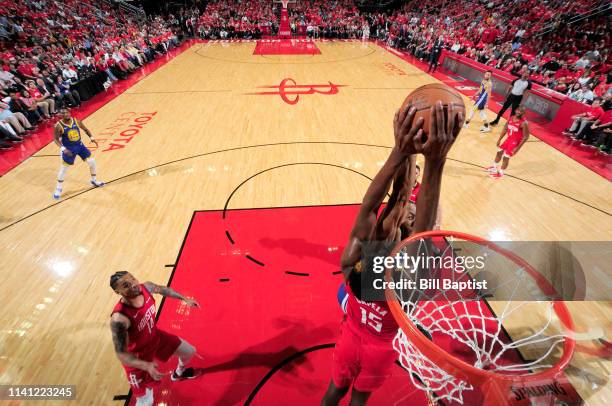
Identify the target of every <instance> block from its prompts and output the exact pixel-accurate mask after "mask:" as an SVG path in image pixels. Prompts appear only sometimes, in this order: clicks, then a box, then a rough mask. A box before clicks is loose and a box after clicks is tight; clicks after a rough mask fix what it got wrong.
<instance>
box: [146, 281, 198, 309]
mask: <svg viewBox="0 0 612 406" xmlns="http://www.w3.org/2000/svg"><path fill="white" fill-rule="evenodd" d="M143 285H144V286H145V288H147V290H148V291H149V292H151V293H157V294H160V295H162V296H165V297H172V298H174V299H180V300H182V301H183V302H185V304H187V306H190V307H200V304H199V303H198V302H197V301H196V300H195V299H190V298H186V297H185V296H183V295H181V294H180V293H178V292H177V291H175V290H174V289H172V288H169V287H168V286H160V285H156V284H154V283H153V282H145V283H144V284H143Z"/></svg>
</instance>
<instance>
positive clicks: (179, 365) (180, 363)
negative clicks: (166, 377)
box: [175, 358, 185, 376]
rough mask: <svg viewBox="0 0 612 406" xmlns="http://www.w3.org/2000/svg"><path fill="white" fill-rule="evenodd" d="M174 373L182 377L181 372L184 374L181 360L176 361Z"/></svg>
mask: <svg viewBox="0 0 612 406" xmlns="http://www.w3.org/2000/svg"><path fill="white" fill-rule="evenodd" d="M175 372H176V374H177V375H178V376H181V375H183V372H185V363H184V362H183V360H182V359H181V358H179V359H178V365H177V366H176V371H175Z"/></svg>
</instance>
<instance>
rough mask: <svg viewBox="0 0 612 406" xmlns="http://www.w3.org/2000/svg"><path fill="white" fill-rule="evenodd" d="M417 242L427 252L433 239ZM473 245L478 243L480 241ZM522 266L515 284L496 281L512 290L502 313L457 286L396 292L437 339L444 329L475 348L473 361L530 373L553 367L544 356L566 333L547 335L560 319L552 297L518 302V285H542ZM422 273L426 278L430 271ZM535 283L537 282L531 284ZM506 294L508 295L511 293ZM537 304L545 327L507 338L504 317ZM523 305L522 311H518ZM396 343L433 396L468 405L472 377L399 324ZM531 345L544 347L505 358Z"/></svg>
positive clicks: (496, 368) (446, 250) (407, 364)
mask: <svg viewBox="0 0 612 406" xmlns="http://www.w3.org/2000/svg"><path fill="white" fill-rule="evenodd" d="M436 238H439V237H436ZM446 241H447V247H446V248H444V249H443V250H441V252H439V253H440V255H442V256H443V257H444V256H446V255H454V250H453V243H454V242H453V241H452V240H448V239H447V240H446ZM461 241H463V240H461ZM413 244H418V245H417V246H418V251H417V252H424V253H425V255H429V254H430V249H429V247H428V244H426V243H425V242H424V241H423V240H420V241H418V242H416V241H415V242H414V243H413ZM473 244H474V246H476V244H475V243H473ZM479 248H480V249H482V250H483V252H485V251H486V252H487V253H488V255H495V256H497V257H503V258H504V259H505V260H506V261H507V262H511V260H510V259H506V258H505V257H504V256H503V255H501V254H497V253H495V252H494V251H493V250H491V249H489V248H487V247H485V246H479ZM405 249H406V248H404V249H403V250H402V251H404V250H405ZM402 251H400V253H401V252H402ZM517 268H518V265H515V267H514V270H515V271H516V274H517V275H518V277H517V278H516V280H514V279H513V283H514V285H515V286H510V284H509V283H508V284H505V286H504V283H500V284H498V285H497V288H498V289H502V288H504V289H506V292H507V291H508V289H510V290H511V292H512V293H511V295H510V299H509V300H505V301H506V304H505V305H504V306H503V310H502V311H501V312H499V311H498V313H499V315H497V316H495V314H493V312H492V311H491V310H490V308H489V307H488V305H487V303H486V302H485V300H484V299H480V300H475V299H474V296H473V295H471V298H468V299H467V300H463V299H462V297H463V296H462V292H461V291H458V290H456V289H455V290H453V289H451V290H444V289H437V290H433V291H427V292H422V293H421V294H420V295H419V294H417V295H415V294H414V290H395V294H396V297H397V299H398V300H399V301H400V303H401V305H402V309H403V310H404V312H405V313H406V314H407V315H408V317H409V319H410V320H411V321H412V322H413V323H414V324H415V325H417V326H419V328H420V329H424V330H426V331H427V332H428V333H429V334H431V335H433V342H434V343H436V341H439V340H440V338H443V339H444V337H441V335H440V334H443V335H446V336H448V337H450V338H451V339H452V341H454V342H460V343H461V344H463V345H464V346H465V347H467V348H468V349H469V350H470V352H471V353H473V354H471V355H473V357H474V361H473V362H470V363H471V364H472V365H473V366H474V367H476V368H479V369H487V370H489V371H496V372H499V373H506V374H528V373H530V372H534V371H535V370H538V369H544V368H550V367H551V365H550V364H549V363H545V362H544V361H545V360H546V359H547V358H548V357H549V356H550V355H551V353H552V352H553V350H555V349H556V348H557V344H559V343H562V342H563V341H564V338H565V336H564V335H561V334H553V335H545V331H546V330H547V329H548V328H549V326H551V323H552V322H553V319H556V317H554V316H553V315H554V314H555V313H554V311H553V303H552V302H550V301H519V302H515V301H513V298H514V295H515V294H516V292H517V291H518V288H519V286H520V289H530V288H533V287H535V289H537V286H536V285H535V282H533V281H532V280H531V278H530V276H528V275H526V272H525V271H524V270H522V269H517ZM396 270H397V271H398V272H401V273H404V276H406V275H407V270H403V269H396ZM419 272H421V273H424V272H426V271H425V270H424V269H418V270H417V271H416V275H418V274H419ZM430 274H431V273H430ZM453 274H454V272H453ZM420 276H423V277H425V276H426V275H420ZM410 278H411V279H414V278H415V274H412V276H410ZM464 279H465V276H464ZM530 284H531V285H533V286H529V285H530ZM407 292H411V293H407ZM487 293H490V292H487ZM493 293H494V292H493ZM417 296H418V297H417ZM505 297H507V294H506V295H505ZM499 303H503V302H496V304H499ZM532 305H534V306H535V307H537V308H538V309H537V313H538V314H539V315H540V316H541V317H540V318H539V319H540V322H541V326H540V327H537V328H536V329H535V330H534V331H530V332H529V335H528V336H526V337H522V338H520V339H518V340H516V341H513V342H512V341H511V340H508V339H507V338H506V333H505V331H504V330H503V323H504V321H506V320H508V319H510V318H511V317H512V316H515V317H517V316H520V314H523V312H525V311H530V312H533V311H534V310H532V308H533V307H534V306H532ZM519 310H521V311H520V312H519ZM530 316H531V317H533V314H531V313H530ZM393 347H394V349H395V350H396V351H397V352H398V353H399V361H400V363H401V365H402V366H403V367H404V368H405V369H406V370H407V371H408V372H409V375H410V377H411V380H412V383H413V384H414V385H415V386H416V387H418V388H420V389H422V390H424V391H426V392H428V397H429V399H430V401H437V400H449V401H456V402H459V403H461V404H463V392H464V391H468V390H473V389H474V388H473V386H472V385H470V384H469V383H468V382H465V381H463V380H461V379H459V378H457V377H455V376H452V375H450V374H449V373H447V372H446V371H444V370H443V369H441V368H440V367H439V366H437V365H435V364H434V363H433V362H432V361H431V360H430V359H428V358H427V357H426V356H425V355H424V354H423V353H421V351H420V350H419V349H418V348H417V347H416V346H415V345H413V344H412V343H411V341H410V338H409V337H407V336H406V334H405V333H404V331H403V330H402V329H399V331H398V333H397V335H396V337H395V339H394V341H393ZM531 347H537V348H539V349H540V350H541V351H539V353H538V355H537V356H533V354H530V359H531V360H532V361H529V362H526V363H521V364H509V363H508V361H507V359H506V358H505V357H504V356H505V355H509V353H515V352H516V351H517V350H519V349H520V350H529V349H531ZM547 361H548V360H547Z"/></svg>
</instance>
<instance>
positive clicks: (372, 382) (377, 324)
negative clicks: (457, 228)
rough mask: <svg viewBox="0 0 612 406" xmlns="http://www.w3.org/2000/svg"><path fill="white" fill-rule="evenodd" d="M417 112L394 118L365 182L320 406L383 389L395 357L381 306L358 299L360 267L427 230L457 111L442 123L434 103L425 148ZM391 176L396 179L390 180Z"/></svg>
mask: <svg viewBox="0 0 612 406" xmlns="http://www.w3.org/2000/svg"><path fill="white" fill-rule="evenodd" d="M415 113H416V109H415V108H413V107H411V106H407V107H406V108H405V109H404V110H403V111H398V112H397V114H396V116H395V120H394V135H395V146H394V148H393V150H392V151H391V154H390V155H389V157H388V158H387V161H386V162H385V164H384V165H383V167H382V168H381V169H380V171H379V172H378V174H377V175H376V176H375V177H374V179H373V180H372V183H371V184H370V187H369V188H368V190H367V192H366V194H365V196H364V198H363V202H362V204H361V207H360V209H359V214H358V215H357V218H356V220H355V224H354V225H353V229H352V230H351V234H350V237H349V242H348V244H347V246H346V248H345V249H344V251H343V253H342V258H341V265H342V271H343V273H344V276H345V280H346V282H347V287H346V290H347V292H348V297H347V298H346V316H345V317H344V320H343V321H342V324H341V334H340V338H339V339H338V342H337V343H336V346H335V349H334V355H333V367H332V380H331V382H330V384H329V387H328V389H327V392H326V393H325V396H324V397H323V401H322V404H323V405H337V404H338V403H339V402H340V400H341V399H342V398H343V397H344V396H345V395H346V394H347V393H348V390H349V388H350V387H351V385H352V386H353V390H352V393H351V402H350V404H351V405H364V404H365V403H366V402H367V400H368V398H369V397H370V395H371V393H372V391H374V390H375V389H377V388H378V387H380V386H381V385H382V383H383V382H384V380H385V378H386V376H387V375H388V373H389V369H390V368H391V366H392V365H393V363H394V361H395V360H396V359H397V354H396V352H395V350H394V349H393V347H392V345H391V342H392V341H393V338H394V337H395V335H396V333H397V329H398V325H397V323H396V321H395V319H394V318H393V316H392V314H391V312H390V310H389V307H388V305H387V302H386V301H376V302H368V301H366V300H363V299H362V298H361V275H360V273H361V272H362V271H363V270H364V269H363V267H362V263H361V256H362V253H365V250H366V243H368V242H373V241H391V242H392V241H399V240H400V239H401V238H402V237H404V235H410V234H412V233H414V232H422V231H426V230H431V229H432V227H433V225H434V222H435V218H436V209H437V206H438V202H439V198H440V185H441V181H442V171H443V169H444V164H445V161H446V155H447V153H448V151H449V149H450V147H451V146H452V145H453V143H454V141H455V139H456V137H457V135H458V134H459V131H460V128H461V123H462V122H463V113H461V112H458V111H456V110H454V109H453V108H452V107H451V109H450V111H449V113H448V116H449V119H448V120H446V119H445V118H446V117H445V113H444V110H443V108H442V104H441V103H439V102H438V103H436V105H435V106H434V107H432V112H431V120H430V121H431V128H430V131H429V134H428V137H427V141H426V142H424V139H425V137H424V134H423V130H422V128H421V127H422V126H423V120H422V119H421V118H419V119H418V120H417V121H414V115H415ZM445 121H447V122H445ZM416 153H422V154H423V155H424V156H425V169H424V175H423V183H422V185H421V188H420V192H419V199H418V200H417V208H416V218H415V220H414V223H413V224H410V221H408V220H407V217H408V213H409V210H408V200H409V196H410V193H411V190H412V186H413V185H414V179H415V178H414V172H415V154H416ZM394 177H395V180H394ZM392 180H394V188H393V193H392V194H391V196H390V198H389V202H388V203H387V206H386V207H385V209H384V210H383V212H382V214H381V215H380V217H378V211H379V208H380V206H381V204H382V202H383V199H384V198H385V196H386V194H387V192H388V191H389V188H390V186H391V182H392Z"/></svg>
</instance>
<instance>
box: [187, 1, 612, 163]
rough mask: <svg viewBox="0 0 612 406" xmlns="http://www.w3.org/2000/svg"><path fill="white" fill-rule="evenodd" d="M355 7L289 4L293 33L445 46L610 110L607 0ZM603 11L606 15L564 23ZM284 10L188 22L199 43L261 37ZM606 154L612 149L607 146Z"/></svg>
mask: <svg viewBox="0 0 612 406" xmlns="http://www.w3.org/2000/svg"><path fill="white" fill-rule="evenodd" d="M357 3H359V2H357ZM362 3H363V2H362ZM355 4H356V2H355V1H353V0H329V1H328V0H300V1H297V2H296V3H290V5H289V18H290V24H291V29H292V32H293V33H294V34H295V35H304V36H307V37H314V38H344V39H348V38H355V39H369V38H372V39H377V40H380V41H383V42H384V43H386V44H388V45H389V46H392V47H395V48H397V49H401V50H403V51H406V52H409V53H411V54H413V55H414V56H415V57H416V58H419V59H421V60H427V59H430V58H432V57H437V56H438V55H435V56H434V54H435V53H434V52H432V48H433V47H434V44H439V43H441V44H442V47H443V48H445V49H447V50H448V51H451V52H456V53H457V54H461V55H463V56H465V57H468V58H471V59H474V60H476V61H478V62H480V63H482V64H484V65H487V66H489V67H491V68H496V69H499V70H501V71H504V72H507V73H508V74H510V75H513V76H516V77H520V76H521V75H523V73H525V72H528V73H529V79H530V81H531V82H533V83H537V84H539V85H541V86H544V87H546V88H549V89H551V90H554V91H556V92H559V93H562V94H565V95H567V96H568V97H569V98H571V99H573V100H576V101H578V102H581V103H585V104H589V105H591V104H592V103H593V102H594V101H595V100H599V103H600V104H601V106H602V109H603V110H604V111H605V112H607V111H609V110H610V108H611V107H612V106H611V104H612V88H611V83H612V69H610V68H611V66H612V57H611V55H610V49H611V45H612V36H611V32H612V30H611V28H612V27H611V26H612V24H611V23H610V16H609V15H610V13H609V8H610V3H609V2H607V1H605V0H574V1H567V0H548V1H540V0H511V1H507V0H461V1H447V0H422V1H408V2H406V3H405V4H404V5H403V6H402V7H401V8H400V9H398V10H394V11H391V12H363V13H362V12H360V11H359V10H358V9H357V7H356V6H355ZM606 6H607V7H608V12H604V13H601V14H599V15H596V16H595V17H594V18H590V19H589V18H587V19H584V20H582V21H578V22H576V23H573V24H567V21H569V20H570V19H572V18H574V17H576V16H581V15H583V14H585V13H588V12H589V11H590V10H593V9H595V8H597V7H606ZM280 7H281V6H280V4H278V3H275V4H274V5H273V4H270V3H269V2H266V1H263V0H258V1H251V2H245V1H241V0H213V1H211V2H210V3H209V4H208V6H207V7H206V8H205V9H204V10H192V11H191V16H190V18H191V24H192V25H193V27H194V28H193V31H194V32H195V33H196V34H197V35H198V36H200V37H201V38H207V39H225V38H260V37H261V36H262V34H265V33H269V34H274V33H275V32H276V30H277V29H278V15H279V9H280ZM268 27H269V29H268ZM609 117H610V116H609V113H608V114H607V115H606V116H605V117H602V120H604V122H607V123H609V121H605V120H610V118H609ZM592 122H593V123H595V122H596V120H592ZM599 124H601V121H600V122H598V123H597V125H599ZM596 129H600V131H603V129H601V128H600V127H596ZM604 129H605V128H604ZM589 130H590V127H588V128H587V129H586V130H585V131H587V132H588V131H589ZM572 134H573V133H572ZM573 135H575V134H573ZM580 136H581V134H578V137H580ZM578 139H580V138H578ZM587 143H589V144H592V143H597V141H593V142H590V141H587ZM598 145H599V144H598ZM602 150H605V151H609V143H604V144H603V147H602Z"/></svg>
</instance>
